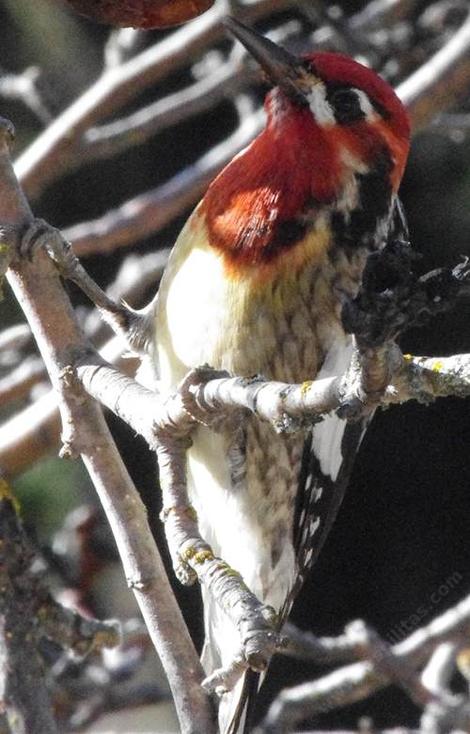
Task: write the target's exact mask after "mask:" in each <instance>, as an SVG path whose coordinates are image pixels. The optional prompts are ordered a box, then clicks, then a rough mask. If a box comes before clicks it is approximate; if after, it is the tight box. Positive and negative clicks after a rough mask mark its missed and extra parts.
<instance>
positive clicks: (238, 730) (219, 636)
mask: <svg viewBox="0 0 470 734" xmlns="http://www.w3.org/2000/svg"><path fill="white" fill-rule="evenodd" d="M202 596H203V602H204V627H205V642H204V648H203V652H202V664H203V667H204V670H205V671H206V673H207V674H208V675H210V674H211V673H213V672H214V671H215V670H217V669H218V668H221V667H225V666H226V665H227V664H228V663H230V662H231V661H232V660H233V659H234V657H235V655H236V654H237V651H238V646H239V638H238V633H237V631H236V630H235V628H234V626H233V622H232V621H231V620H230V619H229V618H228V617H227V616H226V615H225V614H224V613H223V612H222V611H221V609H220V608H219V607H218V605H217V603H216V602H215V601H214V600H213V599H212V598H211V596H210V594H208V593H207V592H205V591H204V589H203V594H202ZM260 685H261V676H260V674H259V673H255V672H254V671H252V670H247V671H246V672H245V673H244V674H243V676H242V677H241V678H240V680H239V681H238V682H237V684H236V685H235V687H234V688H233V689H232V690H231V691H228V692H227V693H224V694H223V695H222V696H221V698H220V700H219V709H218V721H219V733H220V734H248V732H250V731H251V729H252V727H253V713H254V704H255V700H256V695H257V692H258V689H259V687H260Z"/></svg>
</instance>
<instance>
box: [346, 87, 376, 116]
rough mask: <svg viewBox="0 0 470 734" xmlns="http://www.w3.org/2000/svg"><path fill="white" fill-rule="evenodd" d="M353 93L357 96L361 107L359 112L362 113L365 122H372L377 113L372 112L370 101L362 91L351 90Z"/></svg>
mask: <svg viewBox="0 0 470 734" xmlns="http://www.w3.org/2000/svg"><path fill="white" fill-rule="evenodd" d="M352 91H353V92H355V93H356V94H357V97H358V99H359V104H360V106H361V110H362V111H363V113H364V115H365V117H366V120H372V119H374V118H376V117H377V113H376V111H375V110H374V108H373V106H372V104H371V101H370V99H369V97H368V96H367V94H366V93H365V92H363V91H362V89H356V88H354V89H352Z"/></svg>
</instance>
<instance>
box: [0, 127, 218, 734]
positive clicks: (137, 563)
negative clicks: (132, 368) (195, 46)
mask: <svg viewBox="0 0 470 734" xmlns="http://www.w3.org/2000/svg"><path fill="white" fill-rule="evenodd" d="M6 131H8V128H7V127H6V126H5V125H4V126H2V128H1V130H0V132H1V141H0V143H1V145H0V180H1V182H2V198H1V199H0V222H2V223H6V224H8V225H10V226H11V227H14V226H16V227H20V226H21V225H24V224H28V223H29V222H31V220H32V213H31V210H30V208H29V206H28V204H27V202H26V200H25V198H24V196H23V194H22V192H21V190H20V188H19V186H18V182H17V180H16V178H15V176H14V173H13V169H12V166H11V162H10V157H9V151H8V137H7V132H6ZM8 278H9V282H10V285H11V287H12V289H13V291H14V292H15V294H16V296H17V298H18V300H19V302H20V304H21V306H22V307H23V310H24V312H25V314H26V316H27V318H28V320H29V323H30V325H31V328H32V330H33V332H34V334H35V337H36V339H37V342H38V346H39V348H40V350H41V353H42V356H43V358H44V361H45V363H46V365H47V367H48V371H49V374H50V377H51V381H52V384H53V385H54V388H55V390H56V391H57V394H58V397H59V405H60V410H61V414H62V423H63V430H64V433H65V437H64V443H65V447H66V448H65V450H66V451H67V452H68V453H69V455H70V454H72V453H73V452H76V451H79V452H80V453H81V455H82V458H83V461H84V462H85V464H86V466H87V468H88V471H89V473H90V476H91V478H92V480H93V482H94V485H95V487H96V490H97V492H98V494H99V496H100V499H101V502H102V504H103V507H104V509H105V512H106V515H107V517H108V520H109V522H110V525H111V528H112V530H113V533H114V537H115V540H116V544H117V546H118V549H119V551H120V555H121V560H122V563H123V566H124V570H125V573H126V577H127V579H128V584H129V586H130V587H131V588H132V590H133V591H134V594H135V596H136V599H137V602H138V604H139V606H140V608H141V611H142V614H143V616H144V619H145V620H146V623H147V626H148V629H149V633H150V636H151V637H152V640H153V642H154V645H155V648H156V650H157V652H158V654H159V656H160V658H161V660H162V663H163V665H164V668H165V670H166V673H167V676H168V680H169V683H170V686H171V689H172V692H173V695H174V697H175V702H176V707H177V711H178V716H179V718H180V722H181V727H182V730H183V731H185V732H194V733H195V732H197V731H207V732H211V731H212V717H211V712H210V709H209V706H208V702H207V699H206V697H205V695H204V693H203V691H202V689H201V686H200V681H201V677H202V669H201V667H200V663H199V660H198V658H197V655H196V652H195V650H194V647H193V645H192V642H191V639H190V637H189V633H188V631H187V628H186V626H185V624H184V621H183V618H182V616H181V612H180V610H179V608H178V605H177V604H176V601H175V598H174V596H173V594H172V592H171V589H170V586H169V583H168V579H167V577H166V574H165V571H164V568H163V563H162V560H161V558H160V555H159V553H158V551H157V548H156V546H155V543H154V540H153V538H152V535H151V532H150V528H149V526H148V520H147V516H146V510H145V507H144V505H143V503H142V501H141V499H140V497H139V494H138V492H137V490H136V489H135V487H134V486H133V484H132V481H131V479H130V477H129V475H128V473H127V470H126V468H125V466H124V464H123V463H122V460H121V458H120V456H119V453H118V452H117V449H116V447H115V446H114V443H113V441H112V438H111V436H110V434H109V430H108V428H107V426H106V423H105V421H104V418H103V415H102V412H101V409H100V408H99V407H98V405H97V404H96V403H94V401H92V400H91V399H90V398H88V397H87V396H86V394H85V393H84V392H83V391H82V390H80V388H79V386H78V385H77V384H76V383H75V382H74V381H73V379H71V375H70V371H69V370H68V368H67V367H68V365H69V364H70V361H71V359H73V355H74V354H76V353H77V351H80V349H84V348H86V343H84V341H83V337H82V334H81V331H80V328H79V327H78V324H77V323H76V322H75V320H74V315H73V311H72V308H71V305H70V303H69V301H68V299H67V297H66V295H65V293H64V291H63V289H62V288H61V286H60V282H59V278H58V275H57V272H56V270H55V268H54V267H53V265H52V263H51V262H50V261H49V260H48V258H47V257H46V256H45V255H44V254H43V253H39V254H38V255H37V256H36V257H35V258H34V262H32V263H30V262H26V261H23V260H19V259H18V260H16V262H14V264H13V265H12V267H11V268H10V271H9V273H8Z"/></svg>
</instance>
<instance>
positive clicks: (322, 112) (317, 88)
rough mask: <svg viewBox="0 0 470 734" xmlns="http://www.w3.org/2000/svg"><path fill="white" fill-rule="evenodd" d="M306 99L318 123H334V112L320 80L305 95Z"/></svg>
mask: <svg viewBox="0 0 470 734" xmlns="http://www.w3.org/2000/svg"><path fill="white" fill-rule="evenodd" d="M307 101H308V104H309V107H310V109H311V110H312V113H313V115H314V117H315V119H316V121H317V122H318V124H319V125H335V124H336V120H335V113H334V111H333V108H332V107H331V105H330V103H329V102H328V100H327V98H326V89H325V85H324V84H322V83H321V82H319V83H317V84H315V85H314V86H313V87H312V89H311V91H310V92H309V94H308V95H307Z"/></svg>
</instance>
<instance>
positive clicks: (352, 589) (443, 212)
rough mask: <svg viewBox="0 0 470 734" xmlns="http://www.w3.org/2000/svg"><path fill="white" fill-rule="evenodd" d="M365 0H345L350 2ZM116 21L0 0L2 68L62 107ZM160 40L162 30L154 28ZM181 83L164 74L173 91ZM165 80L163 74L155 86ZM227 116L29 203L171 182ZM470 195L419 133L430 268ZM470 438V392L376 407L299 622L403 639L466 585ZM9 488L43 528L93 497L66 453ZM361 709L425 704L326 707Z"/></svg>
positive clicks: (23, 135) (436, 133)
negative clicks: (27, 71)
mask: <svg viewBox="0 0 470 734" xmlns="http://www.w3.org/2000/svg"><path fill="white" fill-rule="evenodd" d="M59 5H60V7H59ZM361 5H362V3H343V7H344V11H345V12H346V13H347V14H348V13H351V12H352V11H353V10H354V9H355V8H356V7H360V6H361ZM427 5H430V3H416V11H415V17H416V18H418V17H419V15H420V13H421V12H422V11H423V9H424V8H425V7H426V6H427ZM33 6H34V7H33ZM45 23H46V24H47V38H46V35H45V31H44V29H45V27H46V26H45V25H44V24H45ZM107 33H108V31H107V29H105V28H102V27H98V26H96V25H93V24H92V23H91V22H88V21H86V20H82V19H78V18H77V17H75V16H74V15H73V14H72V13H69V12H67V11H66V9H65V6H64V5H63V4H60V3H59V4H57V5H54V6H53V4H52V3H51V2H45V0H35V2H34V3H31V2H30V0H21V2H19V1H18V0H3V2H0V49H1V50H0V67H2V68H3V69H4V70H6V71H9V72H14V71H21V70H22V69H23V68H24V67H25V66H27V65H31V64H39V65H41V66H42V67H43V68H44V70H45V77H46V78H47V84H48V86H47V89H48V91H47V94H48V97H49V100H50V104H51V107H52V108H55V109H57V110H59V109H61V108H63V107H64V106H65V105H66V104H67V103H68V102H70V101H71V100H72V99H73V98H74V97H75V96H76V94H77V93H78V92H79V91H80V90H82V89H84V88H85V87H86V85H87V83H88V82H89V81H90V80H91V79H93V78H95V77H96V75H97V74H98V73H99V69H100V63H101V46H102V43H103V41H104V40H105V38H106V36H107ZM149 37H150V36H149ZM151 38H152V39H153V40H156V39H157V38H158V32H155V33H153V34H152V36H151ZM51 40H52V42H51ZM183 80H184V79H181V78H177V79H169V80H168V81H167V82H166V89H168V88H174V85H175V84H181V82H182V81H183ZM166 89H165V85H163V87H162V89H159V90H158V93H159V94H162V93H163V92H164V91H166ZM154 91H155V90H152V92H151V93H150V92H149V93H148V94H146V95H144V97H145V99H147V97H148V98H149V99H151V98H153V93H154ZM256 94H258V95H259V94H262V90H261V89H259V90H257V91H256ZM141 101H143V100H141ZM0 104H1V112H0V113H1V114H2V116H6V117H9V118H10V119H12V120H13V122H14V123H15V126H16V127H17V130H18V143H17V149H18V150H19V149H20V148H21V147H23V146H24V145H26V144H27V143H28V142H29V141H30V140H32V139H33V138H34V136H35V135H36V134H37V133H38V132H39V130H40V125H39V124H38V122H37V120H36V119H35V118H34V116H33V115H32V114H31V113H30V112H28V111H27V110H25V108H24V106H23V105H22V104H21V103H12V102H11V101H7V100H4V101H2V100H1V99H0ZM232 125H233V111H232V107H231V105H230V104H229V102H223V103H221V104H219V105H218V106H217V107H216V108H214V109H213V110H212V111H211V112H210V113H207V114H205V115H203V116H200V117H198V118H195V119H193V120H192V121H191V122H189V123H185V124H182V125H179V126H177V127H176V128H173V129H171V130H168V131H165V132H164V133H162V134H160V135H158V136H157V137H156V138H155V139H153V140H152V141H151V142H150V143H148V144H146V145H145V146H142V147H140V148H135V149H132V150H130V151H128V152H126V153H125V154H122V155H120V156H117V157H116V158H115V159H113V160H111V161H105V162H101V163H100V164H99V165H90V166H87V167H84V168H82V169H80V171H78V172H76V173H74V174H72V175H69V176H66V177H65V178H63V179H62V180H61V181H60V182H59V183H58V184H56V185H53V186H52V187H50V188H49V189H48V190H47V191H46V192H45V194H44V195H43V196H42V197H41V198H40V200H39V201H38V202H36V203H35V206H34V208H35V213H36V214H37V215H38V216H42V217H44V218H46V219H47V220H49V221H50V222H51V223H53V224H55V225H57V226H64V225H70V224H73V223H75V222H79V221H81V220H82V219H91V218H93V217H96V216H99V215H100V214H102V213H104V212H105V211H106V209H107V208H108V207H110V206H115V205H116V204H117V203H118V202H120V201H123V200H124V199H126V198H128V197H130V196H132V195H135V194H136V193H138V192H141V191H144V190H146V189H147V188H150V187H154V186H156V185H157V184H158V183H159V182H163V181H165V180H166V179H167V178H168V177H169V176H171V175H172V174H173V173H174V172H175V171H176V170H178V169H179V168H180V167H181V166H182V165H184V164H185V163H188V161H189V160H194V159H196V158H197V157H198V155H199V154H200V153H201V152H202V151H203V150H205V149H207V147H208V143H210V144H213V143H215V142H216V141H218V140H221V139H222V138H223V137H224V136H225V135H226V134H227V132H229V131H230V129H231V127H232ZM469 194H470V139H469V137H465V135H463V134H458V135H457V134H453V135H450V134H449V133H448V132H447V131H443V130H442V129H440V128H439V129H438V128H435V129H428V130H427V131H423V132H420V133H419V134H417V135H416V136H415V138H414V140H413V146H412V152H411V156H410V161H409V165H408V168H407V172H406V175H405V179H404V182H403V186H402V190H401V195H402V198H403V201H404V204H405V209H406V211H407V215H408V219H409V224H410V229H411V235H412V242H413V244H414V247H415V248H416V249H417V250H418V251H419V252H421V253H422V254H423V261H422V268H423V270H427V269H431V268H433V267H436V266H439V265H444V264H449V263H456V262H457V261H459V259H461V255H462V254H469V255H470V241H469V234H470V207H469V203H468V202H469ZM188 213H189V212H188ZM186 216H187V213H186V214H185V215H184V216H182V217H180V218H179V219H178V220H177V221H175V222H173V223H172V225H171V226H170V227H167V228H166V229H165V230H164V231H162V232H159V233H158V234H155V235H154V236H152V237H151V238H149V239H148V241H145V242H141V243H138V244H136V246H135V247H134V248H133V249H134V250H135V251H138V252H146V251H150V250H152V249H155V248H157V247H161V246H163V245H167V244H169V243H171V242H173V241H174V239H175V236H176V235H177V233H178V231H179V229H180V228H181V225H182V223H183V222H184V220H185V218H186ZM125 255H126V252H123V251H118V252H117V253H116V254H114V255H112V256H101V257H93V258H88V259H87V261H86V266H87V267H88V268H89V269H90V271H91V272H92V274H93V275H94V276H95V277H96V279H97V280H98V282H100V283H101V284H104V283H108V282H110V281H111V280H112V278H113V273H115V272H116V269H117V266H118V265H119V263H120V262H121V261H122V259H123V258H124V257H125ZM151 295H152V294H151V293H149V294H147V296H146V298H150V296H151ZM73 297H74V299H75V301H76V302H77V303H79V302H82V299H81V297H80V295H79V294H77V293H75V292H73ZM83 303H84V301H83ZM133 305H136V306H138V305H141V304H133ZM0 309H1V310H0V319H1V323H2V326H3V325H7V324H8V323H15V322H16V321H18V320H20V319H21V316H20V314H19V312H18V309H17V307H16V306H15V305H14V304H13V301H12V299H11V298H10V297H8V296H7V300H6V302H4V303H3V304H2V305H1V307H0ZM469 316H470V304H469V303H462V304H460V305H459V307H458V308H457V309H455V311H454V312H453V313H451V314H448V315H446V316H442V317H439V318H435V319H434V320H433V321H432V323H430V324H429V325H427V326H426V327H423V328H420V329H417V330H414V331H410V332H409V333H407V334H406V335H405V336H404V337H403V338H402V346H403V348H404V350H405V351H406V352H411V353H418V354H429V355H431V354H439V355H447V354H452V353H454V352H466V351H467V352H468V351H470V330H469V327H468V324H469ZM0 417H1V413H0ZM112 425H113V429H114V431H115V434H116V436H117V437H118V439H119V442H120V447H121V451H122V454H123V456H124V459H125V460H126V463H127V464H128V467H129V469H130V471H131V473H132V476H133V478H134V480H135V481H136V484H137V486H138V487H139V489H140V490H141V492H142V494H143V496H144V497H145V499H146V502H147V504H148V507H149V510H150V517H151V518H152V519H153V526H154V528H155V532H156V533H157V534H158V535H160V527H159V523H158V520H157V513H158V493H157V491H156V488H155V478H154V476H155V469H154V460H153V457H151V456H150V455H149V454H148V452H146V450H145V447H144V446H143V444H142V442H141V441H140V440H138V439H137V440H136V439H135V437H134V436H133V435H132V434H131V432H130V431H129V430H128V429H127V428H126V427H125V426H122V425H118V424H117V422H116V421H114V420H112ZM469 446H470V420H469V413H468V402H467V401H464V400H457V399H455V400H454V399H448V400H439V401H437V402H436V403H435V404H433V405H430V406H423V405H415V404H409V405H405V406H403V407H394V408H390V409H388V410H386V411H382V412H380V413H379V414H378V415H376V417H375V418H374V421H373V423H372V426H371V427H370V429H369V431H368V433H367V435H366V437H365V439H364V442H363V445H362V447H361V450H360V454H359V457H358V459H357V462H356V466H355V469H354V473H353V477H352V480H351V485H350V487H349V491H348V494H347V497H346V500H345V502H344V505H343V508H342V510H341V513H340V517H339V519H338V521H337V522H336V525H335V527H334V529H333V531H332V533H331V535H330V538H329V540H328V542H327V544H326V546H325V548H324V550H323V553H322V555H321V558H320V560H319V562H318V564H317V566H316V568H315V570H314V572H313V574H312V577H311V579H310V581H309V582H308V583H307V584H306V586H305V589H304V591H303V592H302V594H301V596H300V597H299V599H298V602H297V603H296V606H295V609H294V613H293V620H294V621H295V622H296V623H297V624H299V625H300V626H301V627H303V628H309V629H312V630H313V631H314V632H315V633H317V634H328V635H331V634H335V633H339V632H341V631H342V629H343V627H344V625H345V624H346V623H347V622H348V621H351V620H353V619H355V618H363V619H365V620H367V622H369V623H370V624H371V625H373V626H374V627H376V628H377V629H378V630H379V632H380V633H381V634H382V635H383V636H384V637H385V638H386V639H389V640H390V641H392V642H397V641H399V640H400V639H403V638H404V637H405V636H406V634H409V633H410V632H412V631H413V630H414V629H415V628H416V626H417V624H418V622H419V624H423V623H426V622H429V621H430V620H431V619H432V618H433V617H434V616H436V615H438V614H440V613H441V612H443V611H444V610H445V609H446V608H447V607H449V606H451V605H452V604H453V603H455V602H456V601H457V600H458V599H460V598H463V597H464V596H465V595H466V594H467V593H468V592H469V591H470V576H469V573H468V569H469V561H470V544H469V542H468V540H469V537H470V493H469V491H468V487H469V480H470V462H469ZM16 488H17V491H18V492H19V493H20V496H21V498H22V502H23V508H24V513H25V517H26V518H27V519H28V520H29V523H30V525H31V526H33V525H34V527H35V531H36V533H37V534H38V535H39V537H40V538H41V539H46V540H47V538H48V537H49V534H50V532H51V530H53V529H54V528H56V527H57V526H58V525H60V523H61V521H62V519H63V516H64V514H65V512H66V511H67V510H68V509H70V508H71V507H73V506H74V505H76V504H78V503H80V502H82V501H84V500H86V501H94V500H93V491H92V490H91V489H90V487H89V486H88V484H87V480H86V478H85V477H84V475H83V473H82V472H81V471H80V470H77V469H76V468H71V467H70V466H68V465H67V466H66V467H65V468H64V462H61V461H58V460H54V461H51V460H49V461H47V462H43V463H42V464H41V465H39V466H37V467H36V468H35V469H34V470H33V471H32V472H29V473H27V474H26V475H25V476H23V477H20V478H18V480H17V482H16ZM170 576H171V574H170ZM174 586H175V589H176V592H177V593H178V595H179V597H180V598H181V600H182V603H183V605H184V609H185V612H186V617H187V620H188V624H189V625H190V626H191V628H192V629H193V630H194V632H195V634H196V635H197V636H198V639H200V632H201V630H200V626H199V623H198V621H197V614H196V613H195V610H196V609H197V604H198V600H197V593H196V592H195V591H193V590H189V591H187V590H182V589H181V587H177V585H176V583H175V584H174ZM97 605H98V606H99V604H98V603H97ZM419 610H421V611H419ZM98 611H102V613H103V614H104V613H106V614H110V613H113V612H110V610H108V609H102V610H100V609H98ZM417 616H418V617H419V620H418V622H417V620H416V617H417ZM320 672H321V671H318V670H315V669H313V668H311V667H309V666H307V665H303V664H302V665H301V664H299V663H298V662H295V661H287V660H286V659H282V660H280V661H278V662H275V663H274V665H273V668H272V673H271V675H270V677H269V679H268V682H267V685H266V686H265V689H264V693H263V695H262V699H263V700H267V699H268V697H270V696H271V695H272V693H273V691H274V690H277V689H279V688H280V687H282V686H285V685H288V684H292V683H294V682H298V681H304V680H305V679H306V678H307V677H309V676H310V677H313V676H314V675H318V674H319V673H320ZM364 714H368V715H371V716H373V718H374V723H375V725H376V726H377V727H382V726H393V725H399V724H400V725H404V724H410V725H411V724H416V723H417V711H416V709H414V708H413V706H412V705H411V704H410V703H409V699H408V698H407V697H406V696H405V695H404V694H401V693H400V692H399V691H398V690H397V689H389V690H387V691H386V692H384V693H381V694H380V695H377V696H375V697H374V698H373V699H371V700H369V701H367V702H366V703H364V704H360V705H357V706H354V707H352V708H350V709H348V710H347V711H339V712H338V713H335V714H329V715H328V716H325V717H324V718H323V720H321V719H320V720H319V722H318V723H321V724H323V725H325V726H331V727H332V726H335V725H336V726H340V725H341V726H343V727H347V726H354V725H355V724H356V723H357V720H358V717H359V716H361V715H364Z"/></svg>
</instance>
